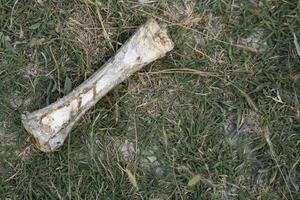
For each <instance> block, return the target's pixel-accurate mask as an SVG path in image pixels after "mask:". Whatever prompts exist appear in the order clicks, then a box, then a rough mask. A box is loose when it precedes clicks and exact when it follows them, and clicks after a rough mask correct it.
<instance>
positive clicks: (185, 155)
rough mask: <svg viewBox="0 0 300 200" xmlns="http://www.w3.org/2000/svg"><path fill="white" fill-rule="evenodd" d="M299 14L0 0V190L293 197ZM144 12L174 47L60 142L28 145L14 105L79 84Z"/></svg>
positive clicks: (233, 7)
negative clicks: (49, 148)
mask: <svg viewBox="0 0 300 200" xmlns="http://www.w3.org/2000/svg"><path fill="white" fill-rule="evenodd" d="M38 2H42V3H38ZM253 2H261V3H260V4H259V6H258V4H255V3H253ZM299 13H300V2H299V1H297V0H286V1H279V0H270V1H266V0H262V1H250V0H249V1H248V0H247V1H246V0H245V1H242V0H240V1H238V0H237V1H218V0H216V1H209V0H203V1H200V0H199V1H197V0H157V1H156V2H155V3H150V4H140V3H137V1H127V0H124V1H117V0H108V1H104V0H103V1H102V0H98V1H96V0H87V1H80V0H77V1H70V0H65V1H59V0H56V1H26V2H23V1H6V0H0V199H152V200H154V199H155V198H157V199H298V198H299V196H300V190H299V184H300V181H299V180H300V161H299V157H300V135H299V133H300V104H299V95H300V55H297V51H296V46H295V42H294V37H293V34H295V36H296V37H297V39H298V42H300V16H299ZM149 17H154V18H156V19H157V20H158V21H159V22H160V23H164V24H165V25H166V26H167V27H168V30H169V33H170V36H171V38H172V39H173V40H174V42H175V44H176V47H175V49H174V50H173V51H172V52H171V53H169V54H168V55H167V56H166V57H165V58H163V59H161V60H159V61H156V62H155V63H153V64H151V65H150V66H147V67H145V68H144V69H143V70H142V71H141V72H139V73H137V74H135V75H134V76H132V77H130V79H129V80H127V81H125V82H124V83H122V84H121V85H119V86H118V87H117V88H115V89H114V90H113V91H112V92H110V93H109V94H108V95H107V96H106V97H105V98H103V99H102V100H101V101H100V102H99V103H97V105H96V106H94V107H93V108H92V109H91V110H90V111H89V112H87V113H86V114H85V116H84V117H83V118H82V120H81V121H80V123H79V124H78V125H77V126H76V127H75V128H74V129H73V131H72V134H71V135H70V137H69V138H68V139H67V141H66V143H65V145H64V146H63V147H62V148H61V149H60V150H59V151H57V152H54V153H41V152H34V151H32V149H30V148H27V147H28V146H30V144H31V140H30V137H29V135H28V134H27V133H26V131H25V130H24V128H23V127H22V125H21V121H20V115H21V113H22V112H25V111H33V110H35V109H39V108H42V107H44V106H46V105H47V104H50V103H51V102H54V101H56V99H58V98H60V97H62V96H64V94H65V93H67V92H68V90H69V88H68V87H64V85H65V82H66V81H68V80H71V82H72V88H74V87H76V86H78V85H79V84H80V83H82V82H83V81H84V80H85V79H86V78H87V77H89V76H90V75H91V74H92V73H93V72H94V71H95V70H97V69H98V68H99V67H100V66H101V65H102V64H103V63H105V61H106V60H108V59H109V58H110V57H111V56H113V54H114V53H115V52H116V50H117V49H118V48H120V46H121V45H122V44H123V43H124V42H125V41H126V40H127V39H128V38H129V37H130V36H131V35H132V34H133V33H134V31H135V30H136V28H137V27H138V26H139V25H141V24H143V23H144V22H145V21H146V20H147V18H149ZM253 38H254V39H253ZM253 41H254V42H253ZM256 43H257V44H258V45H257V44H256ZM125 141H127V143H126V142H125ZM124 144H127V147H126V148H125V150H124V149H123V150H122V148H121V146H122V145H123V147H124ZM125 146H126V145H125ZM128 146H129V147H128ZM124 151H125V153H124ZM125 154H126V155H125ZM126 156H128V157H126ZM149 156H155V158H156V161H153V162H150V161H146V160H147V158H148V159H150V157H149ZM131 176H132V177H131ZM130 177H131V179H130ZM134 181H136V184H135V183H134Z"/></svg>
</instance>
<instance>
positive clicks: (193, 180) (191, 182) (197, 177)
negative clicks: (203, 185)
mask: <svg viewBox="0 0 300 200" xmlns="http://www.w3.org/2000/svg"><path fill="white" fill-rule="evenodd" d="M199 181H201V176H200V175H199V174H197V175H195V176H193V177H192V178H191V179H190V180H189V182H188V186H189V187H192V186H194V185H196V184H197V183H198V182H199Z"/></svg>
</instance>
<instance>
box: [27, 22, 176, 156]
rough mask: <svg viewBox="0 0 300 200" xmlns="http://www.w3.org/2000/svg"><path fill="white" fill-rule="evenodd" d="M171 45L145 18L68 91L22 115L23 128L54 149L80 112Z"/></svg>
mask: <svg viewBox="0 0 300 200" xmlns="http://www.w3.org/2000/svg"><path fill="white" fill-rule="evenodd" d="M173 48H174V44H173V42H172V40H171V39H170V38H169V36H168V34H167V31H166V29H164V28H161V27H160V26H159V25H158V23H157V22H156V21H155V20H153V19H150V20H148V22H147V23H146V24H144V25H143V26H141V27H140V28H139V29H138V30H137V31H136V33H135V34H134V35H133V36H132V37H131V38H130V39H129V40H128V41H127V42H126V43H125V44H124V45H123V46H122V47H121V48H120V49H119V50H118V52H117V53H116V55H115V56H114V57H112V58H111V59H110V60H109V61H107V62H106V63H105V64H104V65H103V66H102V67H101V68H100V69H99V70H98V71H96V72H95V73H94V74H93V75H92V76H91V77H90V78H88V79H87V80H86V81H84V82H83V83H82V84H81V85H79V86H78V87H77V88H75V89H74V90H73V91H72V92H71V93H69V94H68V95H67V96H65V97H63V98H61V99H59V100H58V101H56V102H54V103H52V104H51V105H49V106H47V107H45V108H42V109H40V110H37V111H34V112H32V113H28V114H24V115H22V123H23V125H24V127H25V129H26V130H27V131H28V132H29V133H30V134H31V135H32V136H33V138H34V141H35V144H36V146H37V147H38V148H39V149H40V150H41V151H44V152H51V151H55V150H56V149H57V148H59V147H60V146H62V145H63V143H64V141H65V139H66V137H67V136H68V134H69V133H70V132H71V129H72V127H73V126H74V125H75V124H76V122H78V120H79V119H80V118H81V116H82V115H83V114H84V113H85V112H86V111H87V110H89V109H90V108H91V107H92V106H93V105H95V104H96V103H97V102H98V101H99V100H100V99H101V98H102V97H103V96H104V95H105V94H107V93H108V92H109V91H110V90H111V89H112V88H114V87H115V86H116V85H118V84H119V83H121V82H122V81H123V80H125V79H126V78H128V77H129V76H130V75H132V74H133V73H134V72H136V71H138V70H140V69H141V68H142V67H143V66H145V65H147V64H149V63H151V62H153V61H155V60H157V59H159V58H162V57H164V56H165V55H166V53H167V52H169V51H171V50H172V49H173Z"/></svg>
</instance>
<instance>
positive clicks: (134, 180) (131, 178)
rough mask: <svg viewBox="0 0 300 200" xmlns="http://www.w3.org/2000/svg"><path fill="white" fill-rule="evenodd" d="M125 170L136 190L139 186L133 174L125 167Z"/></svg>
mask: <svg viewBox="0 0 300 200" xmlns="http://www.w3.org/2000/svg"><path fill="white" fill-rule="evenodd" d="M125 172H126V173H127V176H128V179H129V182H130V183H131V184H132V185H133V187H135V188H136V189H137V190H138V189H139V187H138V185H137V181H136V178H135V175H134V174H133V173H132V172H131V171H130V170H129V169H126V170H125Z"/></svg>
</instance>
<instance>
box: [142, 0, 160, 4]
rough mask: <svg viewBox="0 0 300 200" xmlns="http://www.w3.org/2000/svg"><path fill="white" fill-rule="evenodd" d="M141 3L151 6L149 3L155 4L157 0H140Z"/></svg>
mask: <svg viewBox="0 0 300 200" xmlns="http://www.w3.org/2000/svg"><path fill="white" fill-rule="evenodd" d="M138 1H139V3H142V4H149V3H155V2H156V0H138Z"/></svg>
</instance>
